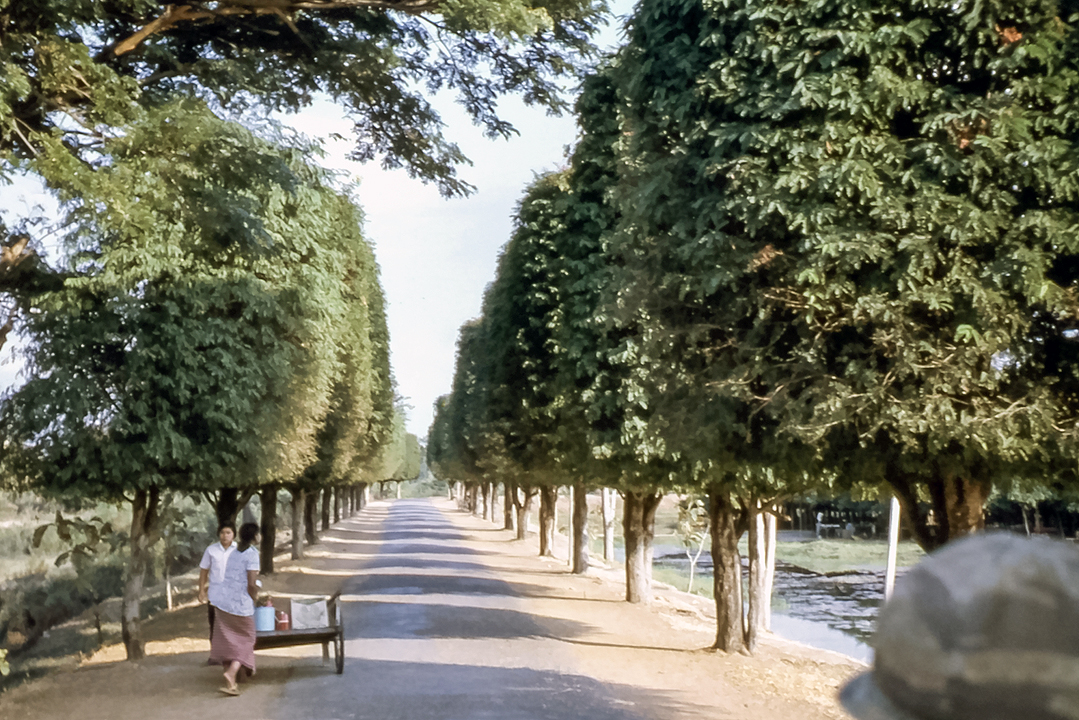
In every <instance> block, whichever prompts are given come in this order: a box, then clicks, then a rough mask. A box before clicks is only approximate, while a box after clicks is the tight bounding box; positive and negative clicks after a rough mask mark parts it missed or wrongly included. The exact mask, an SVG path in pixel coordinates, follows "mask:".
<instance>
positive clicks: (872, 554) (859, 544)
mask: <svg viewBox="0 0 1079 720" xmlns="http://www.w3.org/2000/svg"><path fill="white" fill-rule="evenodd" d="M744 544H745V540H744V539H743V541H742V545H743V547H742V548H741V549H742V552H745V551H746V549H745V547H744ZM923 557H925V552H924V551H923V550H922V549H921V548H920V547H918V544H917V543H914V542H911V541H909V540H905V541H903V542H900V543H899V548H898V550H897V552H896V564H897V565H898V566H899V567H908V566H910V565H914V564H915V563H917V562H918V561H919V560H921V559H922V558H923ZM776 560H777V561H780V562H785V563H788V564H790V565H797V566H798V567H800V568H805V569H806V570H811V571H813V572H815V573H820V574H822V575H825V574H830V573H838V572H846V571H850V570H884V568H885V566H886V565H887V562H888V542H887V541H886V540H811V541H809V542H779V543H776Z"/></svg>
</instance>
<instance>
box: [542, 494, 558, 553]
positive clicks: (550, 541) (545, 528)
mask: <svg viewBox="0 0 1079 720" xmlns="http://www.w3.org/2000/svg"><path fill="white" fill-rule="evenodd" d="M539 492H540V507H539V554H540V555H541V556H543V557H553V556H554V523H555V515H554V513H555V509H554V504H555V503H556V502H557V501H558V488H556V487H554V486H551V485H541V486H540V491H539Z"/></svg>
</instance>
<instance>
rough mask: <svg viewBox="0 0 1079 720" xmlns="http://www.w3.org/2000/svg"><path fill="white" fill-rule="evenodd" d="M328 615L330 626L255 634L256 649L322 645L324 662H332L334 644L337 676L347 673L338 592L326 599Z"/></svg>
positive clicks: (343, 631) (343, 630) (339, 594)
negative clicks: (331, 650) (331, 645)
mask: <svg viewBox="0 0 1079 720" xmlns="http://www.w3.org/2000/svg"><path fill="white" fill-rule="evenodd" d="M326 615H327V617H328V618H329V620H330V624H329V625H327V626H326V627H320V628H305V629H303V630H266V631H262V632H256V633H255V649H256V650H270V649H272V648H280V647H294V646H296V645H316V644H319V643H321V644H322V662H324V663H325V662H329V660H330V644H331V643H332V644H333V658H334V663H335V664H336V666H337V674H338V675H340V674H341V673H343V672H344V671H345V628H344V626H343V625H342V624H341V593H339V592H337V593H334V594H333V595H331V596H330V597H328V598H326Z"/></svg>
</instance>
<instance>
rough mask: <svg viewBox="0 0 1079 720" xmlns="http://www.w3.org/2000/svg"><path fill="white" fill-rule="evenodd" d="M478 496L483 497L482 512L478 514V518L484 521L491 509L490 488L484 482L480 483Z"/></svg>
mask: <svg viewBox="0 0 1079 720" xmlns="http://www.w3.org/2000/svg"><path fill="white" fill-rule="evenodd" d="M480 494H481V495H482V496H483V507H482V510H483V512H481V513H480V517H482V518H483V519H484V520H486V519H487V513H488V512H490V507H491V486H490V485H489V484H488V483H486V482H485V483H481V486H480Z"/></svg>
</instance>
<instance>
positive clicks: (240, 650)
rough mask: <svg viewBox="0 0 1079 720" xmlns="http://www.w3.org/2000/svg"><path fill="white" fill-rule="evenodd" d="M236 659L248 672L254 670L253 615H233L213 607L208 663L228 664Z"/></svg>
mask: <svg viewBox="0 0 1079 720" xmlns="http://www.w3.org/2000/svg"><path fill="white" fill-rule="evenodd" d="M233 661H238V662H239V663H240V665H242V666H243V667H245V668H247V669H248V671H249V673H248V674H251V673H254V672H255V616H254V615H248V616H244V615H233V614H231V613H227V612H225V611H224V610H222V609H221V608H215V612H214V628H213V632H212V633H211V635H210V664H212V665H228V664H229V663H231V662H233Z"/></svg>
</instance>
